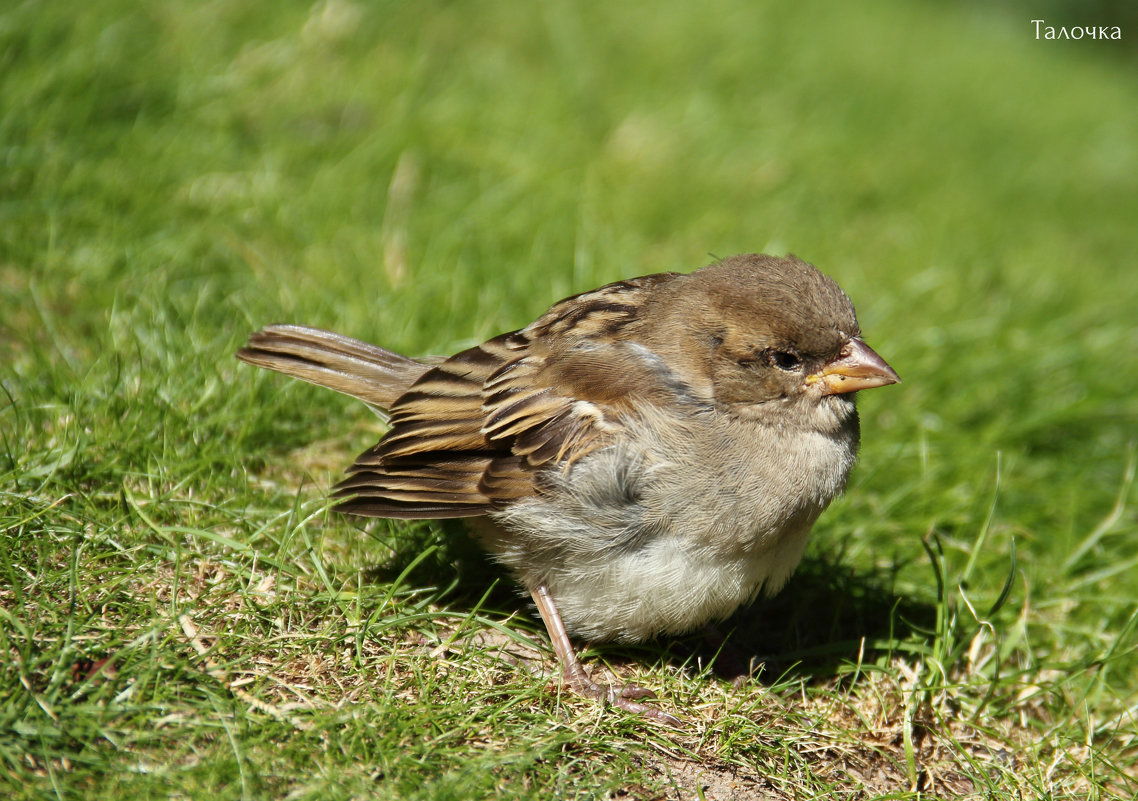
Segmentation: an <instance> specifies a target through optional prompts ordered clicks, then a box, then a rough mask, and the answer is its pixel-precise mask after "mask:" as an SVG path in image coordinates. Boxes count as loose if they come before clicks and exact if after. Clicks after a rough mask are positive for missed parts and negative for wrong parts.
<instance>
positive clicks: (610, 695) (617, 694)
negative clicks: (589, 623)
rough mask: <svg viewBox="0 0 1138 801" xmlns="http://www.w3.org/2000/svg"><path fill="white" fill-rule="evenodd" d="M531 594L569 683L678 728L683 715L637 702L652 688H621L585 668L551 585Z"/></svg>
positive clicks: (570, 685) (627, 709)
mask: <svg viewBox="0 0 1138 801" xmlns="http://www.w3.org/2000/svg"><path fill="white" fill-rule="evenodd" d="M531 595H532V596H533V600H534V603H536V604H537V611H538V612H540V613H541V619H542V620H543V621H545V628H546V630H547V631H548V632H549V639H550V641H551V642H552V643H553V651H554V653H556V654H557V661H558V662H560V663H561V676H562V680H563V681H564V682H565V683H566V684H567V685H569V687H571V688H572V689H573V690H574V691H576V692H578V693H580V694H581V695H583V696H585V697H586V698H596V699H597V700H599V701H606V702H607V703H610V704H612V705H613V706H615V707H617V708H618V709H623V710H625V711H626V712H633V713H635V714H638V715H645V716H647V717H650V718H655V719H656V720H659V721H662V722H664V723H667V724H668V725H670V726H676V727H677V728H678V727H679V726H680V725H681V723H680V719H679V718H677V717H675V716H674V715H669V714H668V713H667V712H664V711H663V710H661V709H657V708H656V707H654V706H648V705H647V704H641V703H637V702H636V700H634V699H637V698H646V697H651V696H652V691H651V690H645V689H643V688H641V687H636V686H633V685H628V686H626V687H623V688H621V689H620V690H617V689H616V688H613V687H608V686H606V685H603V684H597V683H596V682H595V681H593V680H592V679H591V678H590V677H589V673H588V671H586V670H585V666H584V665H582V664H581V660H580V659H578V658H577V652H576V650H574V648H573V645H572V643H570V642H569V633H568V632H567V631H566V630H565V623H563V622H562V620H561V614H560V613H559V612H558V611H557V606H556V605H555V604H554V603H553V596H552V595H550V594H549V588H548V587H546V586H545V585H544V584H541V585H539V586H538V588H537V589H535V590H534V591H533V592H532V593H531Z"/></svg>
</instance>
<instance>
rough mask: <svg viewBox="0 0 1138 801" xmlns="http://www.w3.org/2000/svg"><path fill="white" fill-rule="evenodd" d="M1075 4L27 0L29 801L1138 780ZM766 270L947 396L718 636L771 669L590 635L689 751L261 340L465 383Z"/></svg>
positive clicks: (5, 20) (1020, 790)
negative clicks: (726, 280)
mask: <svg viewBox="0 0 1138 801" xmlns="http://www.w3.org/2000/svg"><path fill="white" fill-rule="evenodd" d="M1056 13H1059V12H1056ZM1032 16H1033V15H1032V14H1030V13H1029V12H1024V13H1019V12H1018V11H1016V10H1014V8H1013V10H1011V11H1008V10H990V9H989V8H988V7H987V6H984V7H981V6H979V5H977V6H970V5H966V4H957V5H953V6H947V5H942V6H933V5H930V4H923V3H916V2H901V1H900V0H876V1H875V2H872V3H868V4H859V6H858V7H857V8H856V9H854V8H853V7H852V6H851V7H849V8H846V7H844V6H843V7H840V8H839V7H836V6H834V5H832V4H830V5H823V4H821V3H815V2H805V3H796V4H793V5H786V4H780V5H776V4H754V3H748V2H742V0H714V2H712V3H711V4H710V5H709V4H707V3H704V4H683V3H670V4H664V5H661V4H649V3H639V2H633V3H622V4H619V5H611V6H608V7H602V6H601V5H599V4H585V5H580V4H573V3H569V2H560V0H552V1H551V2H547V3H542V4H528V5H524V6H519V5H517V4H510V3H504V2H488V3H482V4H477V5H468V4H457V5H456V4H446V3H441V2H424V3H416V4H405V3H395V2H376V3H367V4H365V3H351V2H347V0H328V1H327V2H321V3H316V4H315V5H313V4H312V3H311V2H304V3H298V2H279V3H272V4H270V3H265V2H245V3H237V2H230V1H228V0H214V1H213V2H206V3H189V2H175V3H166V4H137V3H126V2H122V0H97V2H92V3H87V4H83V5H81V6H67V7H64V6H62V5H59V4H44V3H34V2H23V3H16V4H10V7H9V6H6V7H5V9H4V10H3V11H0V96H2V97H3V98H4V102H3V110H2V111H0V148H2V151H0V152H2V167H0V385H2V389H3V393H2V395H0V474H2V478H0V538H2V543H0V652H2V653H3V655H4V656H3V658H2V659H0V784H3V785H5V788H4V790H3V794H4V795H5V796H6V797H11V798H57V797H62V798H71V797H83V798H93V799H97V798H121V797H123V796H125V795H130V796H133V797H138V798H147V797H183V798H204V797H211V798H214V799H219V800H220V799H230V798H234V799H236V798H262V797H274V798H276V797H281V798H292V799H303V798H320V799H328V798H331V799H336V798H363V797H379V798H424V799H426V798H430V799H445V798H451V797H453V798H464V799H465V798H471V797H481V796H494V797H501V798H513V797H518V798H533V797H545V796H552V797H612V798H629V799H639V800H644V801H646V800H647V799H655V798H671V797H682V798H693V797H706V798H728V797H738V798H764V799H765V798H801V797H819V796H821V797H839V798H917V797H935V798H949V797H957V796H961V795H975V796H977V797H985V798H994V799H1005V798H1007V799H1011V798H1017V799H1018V798H1051V799H1059V798H1072V799H1074V798H1078V799H1086V798H1114V797H1119V798H1125V797H1132V796H1133V795H1134V793H1135V792H1136V791H1138V741H1136V734H1138V727H1136V726H1135V714H1136V713H1135V710H1136V708H1138V679H1136V678H1135V677H1136V676H1138V632H1136V628H1138V579H1136V578H1135V576H1136V575H1138V574H1136V567H1138V537H1136V536H1135V535H1136V534H1138V518H1136V516H1135V512H1134V509H1135V506H1134V503H1135V493H1136V491H1135V489H1134V472H1135V465H1136V462H1138V450H1136V445H1135V431H1138V425H1136V424H1138V403H1136V401H1135V399H1134V382H1133V377H1134V376H1135V375H1136V374H1138V325H1136V324H1135V323H1134V309H1135V308H1138V277H1136V276H1135V273H1134V271H1133V269H1132V262H1133V254H1134V252H1135V251H1136V248H1138V234H1135V231H1134V220H1135V219H1138V146H1136V144H1135V143H1136V142H1138V102H1136V100H1138V97H1136V94H1138V90H1136V89H1135V85H1134V82H1133V80H1132V78H1131V74H1132V58H1133V54H1132V52H1131V51H1123V50H1121V49H1120V48H1121V46H1119V45H1117V44H1115V43H1111V42H1088V41H1086V40H1084V41H1082V42H1067V43H1062V42H1044V41H1035V40H1034V38H1033V34H1032V33H1031V31H1032V27H1031V26H1030V25H1029V23H1028V20H1030V19H1031V18H1032ZM1021 17H1022V19H1021ZM1051 20H1052V16H1049V17H1048V24H1070V25H1074V24H1079V23H1080V20H1078V19H1074V18H1072V19H1068V20H1060V19H1059V18H1058V17H1055V21H1054V23H1052V21H1051ZM1098 22H1099V23H1100V24H1102V22H1103V21H1098ZM1088 24H1089V23H1088ZM1130 33H1131V32H1129V31H1128V32H1127V33H1125V34H1124V35H1127V36H1128V35H1129V34H1130ZM753 250H767V251H773V252H786V251H792V252H795V253H797V254H798V255H800V256H802V257H804V258H807V259H808V260H810V261H813V262H814V263H816V264H818V265H820V266H821V267H823V269H825V270H826V271H827V272H829V273H831V274H832V275H834V276H835V277H836V278H837V279H838V280H839V282H840V283H841V284H842V285H843V287H845V288H846V290H847V291H848V292H849V293H850V295H851V296H852V297H853V298H854V300H855V302H856V303H857V305H858V310H859V314H860V317H861V321H862V325H863V328H864V330H865V331H866V335H867V338H868V340H869V341H870V342H871V344H872V345H873V346H874V347H875V348H876V349H877V350H878V351H879V352H881V353H882V354H883V355H885V356H886V357H887V358H888V359H889V360H890V362H891V363H892V364H893V365H894V366H895V367H896V368H897V369H898V371H899V372H900V373H901V375H902V376H903V378H904V379H905V383H904V384H903V385H902V386H900V387H896V388H890V389H887V390H881V391H879V392H872V393H866V396H865V397H864V398H863V399H862V416H863V430H864V446H863V451H862V457H861V464H860V466H859V467H858V468H857V470H856V471H855V476H854V478H853V481H852V482H851V486H850V489H849V492H848V493H847V495H846V496H845V497H844V498H843V499H841V500H840V501H839V502H838V503H836V504H835V505H834V506H833V507H832V508H831V509H830V510H829V511H828V512H827V513H826V514H825V515H824V516H823V518H822V520H821V521H820V522H819V524H818V526H817V527H816V529H815V534H814V536H813V538H812V541H811V545H810V548H809V550H808V554H807V558H806V561H805V563H804V564H803V566H802V568H801V569H800V571H799V573H798V574H797V576H796V577H795V578H794V579H793V580H792V582H791V583H790V585H789V586H788V587H787V588H786V589H785V590H784V591H783V592H782V593H781V594H780V595H779V596H777V597H776V598H774V599H771V600H768V601H762V602H760V603H758V604H757V605H756V606H754V607H752V608H751V609H749V610H744V611H742V612H740V613H739V614H738V615H736V616H735V617H734V618H733V619H732V620H730V621H728V623H726V624H725V625H724V631H725V632H726V633H727V634H728V637H727V644H728V651H731V652H734V654H735V655H736V656H737V657H738V656H741V657H744V658H746V657H750V656H756V657H758V658H759V659H761V661H762V663H763V666H762V668H761V670H760V672H759V673H758V675H757V677H756V678H754V679H752V680H751V681H750V682H747V683H743V684H733V683H732V682H731V681H729V677H730V671H729V670H727V668H726V662H727V661H728V656H729V654H728V653H726V652H725V653H724V654H723V655H722V656H721V657H720V658H718V659H716V652H715V649H714V648H709V647H708V646H706V645H705V644H703V643H701V642H700V641H699V640H697V639H690V640H682V641H679V642H674V643H660V644H653V645H649V646H645V647H642V648H635V649H616V648H596V649H592V650H591V651H590V652H589V659H590V661H591V662H592V663H594V664H598V665H605V666H607V668H606V669H608V670H611V671H613V672H615V673H616V674H617V675H618V676H620V677H621V678H622V679H623V678H627V679H631V680H635V681H637V682H638V683H641V684H644V685H646V686H648V687H650V688H652V689H654V690H655V691H656V692H657V693H658V695H659V696H660V703H661V704H662V705H664V706H666V707H668V708H671V709H676V710H681V711H682V713H683V714H684V716H685V717H686V718H687V720H688V722H689V725H688V727H687V728H686V729H684V730H682V731H672V730H668V729H665V728H663V727H659V726H656V725H654V724H652V723H650V722H646V721H644V720H640V719H636V718H632V717H628V716H625V715H622V714H617V713H614V712H613V711H611V710H604V709H601V708H599V707H598V706H596V705H595V704H592V703H588V702H584V701H581V700H579V699H576V698H573V697H570V696H567V695H561V694H558V693H557V692H556V691H555V682H554V681H553V678H552V677H553V676H554V673H553V670H554V665H553V660H552V655H551V653H550V650H549V648H548V645H547V642H546V639H545V636H544V634H543V632H542V631H541V628H540V626H539V624H537V623H535V621H534V620H533V618H532V616H531V614H530V612H529V611H528V609H527V607H526V605H525V604H524V603H522V602H521V601H520V600H519V599H518V598H517V596H516V595H515V594H514V591H513V589H512V588H511V585H510V582H509V579H508V577H506V576H504V575H501V574H500V572H498V571H497V570H496V568H494V567H493V566H492V565H489V564H488V563H487V562H486V561H485V560H484V559H483V558H482V557H481V556H480V555H479V554H478V553H477V552H475V551H474V550H473V549H472V548H471V546H470V545H469V543H467V542H466V541H465V540H464V539H463V537H462V535H461V534H459V533H457V531H456V530H455V529H453V528H451V527H441V526H436V525H433V524H431V525H428V524H412V525H404V524H395V523H391V522H389V521H371V522H366V523H365V522H361V521H356V520H348V519H344V518H342V517H339V516H337V515H335V514H333V513H331V512H330V511H328V503H327V500H326V495H325V493H326V490H327V488H328V486H329V485H330V484H331V483H332V482H334V481H335V479H336V477H337V476H338V475H339V473H340V471H341V470H342V469H343V467H344V466H345V465H347V464H348V463H349V462H350V460H351V459H352V457H353V456H354V455H355V454H356V453H357V452H358V451H360V450H362V449H364V448H365V447H367V446H369V445H370V444H371V443H372V442H373V441H374V440H375V439H376V438H377V437H378V435H379V434H380V433H381V431H382V429H381V428H380V425H379V423H378V421H376V420H375V419H374V418H373V417H372V416H371V415H370V414H369V413H368V412H367V411H366V409H364V408H362V407H361V406H358V405H353V404H352V403H351V402H349V401H347V400H345V399H341V398H339V397H330V396H329V394H328V393H323V392H321V391H319V390H316V389H314V388H310V387H306V386H301V385H298V384H296V383H290V382H288V381H286V380H284V379H281V378H279V377H276V376H270V375H263V374H259V373H258V372H255V371H253V370H251V369H249V368H246V367H243V366H241V365H239V364H238V363H237V362H236V360H235V359H234V358H233V352H234V351H235V350H236V348H237V347H238V346H239V345H240V344H242V343H243V341H244V339H245V337H246V335H247V334H248V333H249V332H250V331H251V330H253V329H255V328H256V327H259V326H261V325H263V324H266V323H270V322H277V321H294V322H302V323H307V324H311V325H319V326H324V327H328V328H334V329H336V330H339V331H343V332H345V333H349V334H351V335H354V336H357V337H360V338H363V339H368V340H371V341H375V342H378V343H382V344H384V345H386V346H388V347H391V348H393V349H395V350H400V351H404V352H408V353H415V354H425V353H448V352H453V351H454V350H456V349H458V348H460V347H463V346H465V345H469V344H472V343H474V342H476V341H479V340H481V339H483V338H486V337H489V336H491V335H493V334H496V333H498V332H500V331H505V330H509V329H512V328H516V327H519V326H521V325H524V324H525V323H526V322H528V321H529V320H531V319H533V318H534V317H535V316H536V315H537V314H538V313H540V312H541V311H542V310H543V309H544V308H545V307H547V306H548V305H549V304H550V303H551V302H553V301H554V300H556V299H558V298H560V297H562V296H564V295H567V294H570V293H571V292H575V291H581V290H584V289H588V288H591V287H593V286H596V285H599V284H600V283H603V282H605V281H608V280H614V279H616V278H619V277H625V276H630V275H638V274H643V273H648V272H654V271H659V270H665V269H684V270H687V269H692V268H695V267H697V266H700V265H702V264H704V263H706V262H708V261H709V260H710V259H711V255H712V254H714V255H729V254H732V253H735V252H741V251H753Z"/></svg>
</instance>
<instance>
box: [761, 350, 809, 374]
mask: <svg viewBox="0 0 1138 801" xmlns="http://www.w3.org/2000/svg"><path fill="white" fill-rule="evenodd" d="M766 356H767V361H768V362H770V363H771V364H772V365H774V366H775V367H777V368H778V369H780V370H797V369H798V368H799V367H801V366H802V358H801V357H800V356H799V355H798V354H797V353H795V352H794V351H792V350H775V349H774V348H771V349H770V350H768V351H767V352H766Z"/></svg>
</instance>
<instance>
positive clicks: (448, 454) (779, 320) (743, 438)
mask: <svg viewBox="0 0 1138 801" xmlns="http://www.w3.org/2000/svg"><path fill="white" fill-rule="evenodd" d="M237 356H238V358H240V359H241V360H242V361H245V362H248V363H249V364H253V365H257V366H259V367H265V368H268V369H270V370H275V371H277V372H281V373H284V374H286V375H289V376H293V377H295V378H300V379H302V380H304V381H308V382H310V383H313V384H317V385H319V386H322V387H327V388H329V389H333V390H336V391H337V392H342V393H344V394H346V395H350V396H352V397H355V398H358V399H360V400H362V401H363V402H364V403H366V404H368V405H369V406H371V407H372V408H373V409H374V410H376V411H377V412H379V413H380V414H381V415H382V416H385V417H386V419H387V422H388V424H389V426H390V428H389V430H388V432H387V433H386V434H385V435H384V436H383V437H382V438H381V439H380V440H379V442H378V443H377V444H376V445H375V446H374V447H372V448H371V449H369V450H367V451H365V452H364V453H362V454H361V455H360V456H359V458H357V459H356V461H355V463H354V464H353V465H352V466H351V467H350V468H349V469H348V475H347V478H345V479H344V480H343V481H341V482H340V483H339V484H338V485H337V486H336V487H335V488H334V496H335V497H336V498H337V499H339V503H338V506H337V508H338V509H339V510H340V511H342V512H347V513H351V514H356V515H365V516H374V517H386V518H398V519H424V518H467V519H469V521H470V523H471V528H472V530H473V533H474V536H475V538H476V539H477V540H478V541H480V543H481V544H482V545H483V546H484V547H485V548H486V549H487V550H488V551H489V552H490V553H491V554H492V555H493V556H494V558H496V559H497V560H498V561H499V562H500V563H501V564H503V565H504V566H505V567H506V568H508V569H509V571H510V572H511V573H512V575H513V576H514V577H515V578H516V579H517V581H518V582H519V583H520V585H521V586H522V587H523V588H524V590H525V591H526V592H528V593H529V594H530V596H531V597H532V598H533V601H534V603H535V604H536V606H537V611H538V613H539V614H540V615H541V618H542V620H543V621H544V623H545V626H546V628H547V629H548V632H549V637H550V640H551V641H552V645H553V648H554V651H555V653H556V654H557V657H558V661H559V663H560V665H561V668H562V676H563V681H564V683H565V685H567V686H568V687H570V688H572V689H573V690H575V691H577V692H579V693H581V694H583V695H585V696H589V697H592V698H597V699H600V700H603V701H607V702H608V703H610V704H612V705H614V706H617V707H619V708H622V709H625V710H628V711H630V712H636V713H641V714H645V715H648V716H651V717H654V718H657V719H660V720H663V721H666V722H669V723H673V724H677V723H678V721H677V719H676V718H675V717H673V716H672V715H670V714H668V713H667V712H664V711H663V710H660V709H658V708H656V707H654V706H650V705H648V704H644V703H640V701H639V700H638V699H642V698H644V697H645V696H648V695H650V694H651V693H648V692H647V691H644V690H641V689H639V688H636V687H626V688H623V689H615V688H611V687H607V686H604V685H601V684H598V683H596V682H594V681H593V680H592V678H591V677H590V675H589V673H588V671H587V670H586V669H585V667H584V665H583V664H582V662H581V660H580V659H579V658H578V656H577V652H576V651H575V649H574V647H573V645H572V642H571V640H570V637H571V636H572V637H576V638H579V639H581V640H585V641H588V642H602V641H617V642H637V641H641V640H644V639H646V638H650V637H655V636H658V635H674V634H681V633H685V632H688V631H691V630H693V629H696V628H698V627H700V626H703V625H706V624H708V623H710V622H712V621H716V620H721V619H723V618H726V617H727V616H728V615H730V614H731V613H732V612H734V611H735V610H736V609H737V608H738V607H739V606H740V605H743V604H746V603H748V602H750V601H752V600H753V599H754V598H755V597H756V596H757V595H758V594H759V593H760V592H765V593H767V594H773V593H774V592H776V591H777V590H778V589H780V588H781V587H782V585H783V584H784V583H785V582H786V580H787V579H788V578H789V576H790V574H791V573H792V572H793V570H794V568H795V567H796V566H797V564H798V562H799V560H800V559H801V557H802V552H803V549H804V547H805V544H806V539H807V534H808V533H809V531H810V529H811V527H812V526H813V524H814V521H815V520H817V518H818V516H819V515H820V514H821V513H822V511H823V510H824V509H825V508H826V506H827V505H828V504H829V503H830V502H831V501H832V500H833V499H834V498H835V497H836V496H837V495H838V494H840V493H841V492H842V491H843V489H844V488H845V485H846V479H847V477H848V476H849V473H850V469H851V467H852V466H853V464H854V460H855V458H856V456H857V451H858V443H859V436H860V434H859V425H858V416H857V410H856V408H855V404H854V395H855V393H856V392H857V391H858V390H862V389H870V388H873V387H881V386H885V385H888V384H894V383H897V382H898V381H900V378H899V377H898V375H897V373H896V372H894V370H893V369H892V368H891V367H890V366H889V365H888V364H887V363H886V362H885V360H884V359H882V358H881V357H880V356H878V355H877V353H875V352H874V351H873V350H872V349H871V348H870V347H869V346H868V345H867V344H865V342H864V341H862V338H861V330H860V328H859V327H858V322H857V317H856V315H855V313H854V307H853V304H852V303H851V302H850V299H849V298H848V297H847V296H846V294H845V293H844V292H843V291H842V290H841V289H840V288H839V287H838V285H837V284H836V283H835V282H834V281H833V280H832V279H830V278H829V277H827V276H826V275H824V274H823V273H821V272H820V271H819V270H817V269H816V268H815V267H813V266H812V265H810V264H807V263H806V262H804V261H801V260H799V259H798V258H796V257H794V256H787V257H785V258H778V257H774V256H768V255H758V254H745V255H740V256H735V257H732V258H729V259H724V260H722V261H718V262H716V263H713V264H711V265H709V266H706V267H704V268H702V269H700V270H696V271H695V272H692V273H687V274H683V273H675V272H668V273H657V274H654V275H645V276H642V277H639V278H630V279H628V280H624V281H617V282H615V283H611V284H607V285H605V286H602V287H600V288H599V289H594V290H592V291H590V292H584V293H582V294H579V295H574V296H572V297H569V298H566V299H565V300H562V301H560V302H559V303H556V304H554V305H553V306H552V307H551V308H550V309H549V310H548V311H547V312H545V313H544V314H543V315H541V316H540V317H539V318H538V319H537V320H535V321H534V322H533V323H531V324H530V325H528V326H526V327H525V328H522V329H520V330H518V331H512V332H510V333H506V334H502V335H500V336H497V337H494V338H493V339H491V340H489V341H487V342H484V343H483V344H481V345H478V346H476V347H473V348H469V349H468V350H464V351H462V352H460V353H457V354H455V355H454V356H451V357H450V358H448V359H446V360H444V361H441V362H435V363H432V362H427V361H419V360H415V359H410V358H407V357H406V356H401V355H399V354H397V353H392V352H391V351H388V350H384V349H383V348H379V347H376V346H374V345H369V344H367V343H365V342H361V341H359V340H355V339H351V338H349V337H345V336H341V335H339V334H334V333H331V332H328V331H323V330H320V329H315V328H307V327H302V326H296V325H272V326H269V327H267V328H265V329H263V330H261V331H259V332H257V333H255V334H253V335H252V336H251V337H250V338H249V343H248V345H247V346H246V347H244V348H242V349H241V350H240V351H238V353H237Z"/></svg>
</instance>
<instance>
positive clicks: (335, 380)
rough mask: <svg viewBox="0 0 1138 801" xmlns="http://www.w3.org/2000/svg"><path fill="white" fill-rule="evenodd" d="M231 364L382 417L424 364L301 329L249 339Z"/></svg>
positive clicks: (274, 328) (276, 329) (273, 328)
mask: <svg viewBox="0 0 1138 801" xmlns="http://www.w3.org/2000/svg"><path fill="white" fill-rule="evenodd" d="M237 358H238V359H240V360H241V361H243V362H248V363H249V364H255V365H257V366H258V367H265V368H267V369H269V370H276V371H277V372H278V373H284V374H285V375H289V376H292V377H293V378H299V379H301V380H302V381H307V382H309V383H310V384H316V385H317V386H320V387H327V388H328V389H334V390H336V391H337V392H342V393H344V394H345V395H351V396H352V397H353V398H359V399H360V400H362V401H363V402H364V403H366V404H368V405H369V406H371V407H372V408H374V409H377V410H380V411H385V410H387V409H388V408H390V407H391V404H392V402H393V401H394V400H395V399H396V398H398V397H399V396H400V395H402V394H403V393H404V392H406V391H407V388H408V387H410V386H411V384H413V383H415V381H416V379H418V378H419V376H421V375H422V374H423V373H425V372H427V371H428V370H430V369H431V366H430V365H428V364H423V363H422V362H417V361H415V360H414V359H408V358H407V357H406V356H400V355H399V354H398V353H392V352H391V351H389V350H384V349H383V348H377V347H376V346H375V345H369V344H367V343H366V342H361V341H359V340H358V339H352V338H351V337H345V336H341V335H340V334H333V333H332V332H331V331H324V330H322V329H319V328H307V327H305V326H302V325H270V326H268V327H267V328H264V329H262V330H261V331H258V332H257V333H255V334H253V335H252V336H250V337H249V344H248V345H246V346H245V347H243V348H241V350H239V351H237Z"/></svg>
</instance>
